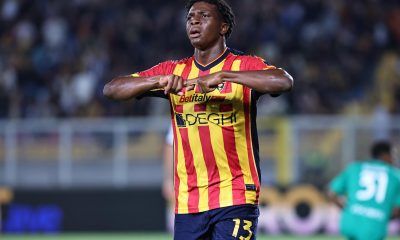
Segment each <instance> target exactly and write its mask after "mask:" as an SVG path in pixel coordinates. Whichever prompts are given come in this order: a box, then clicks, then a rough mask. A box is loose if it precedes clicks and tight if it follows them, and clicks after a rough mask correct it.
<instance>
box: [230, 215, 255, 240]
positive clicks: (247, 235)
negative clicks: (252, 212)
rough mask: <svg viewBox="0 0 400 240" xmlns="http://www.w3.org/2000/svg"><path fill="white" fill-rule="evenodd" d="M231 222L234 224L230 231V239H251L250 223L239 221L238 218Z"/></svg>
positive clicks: (251, 223)
mask: <svg viewBox="0 0 400 240" xmlns="http://www.w3.org/2000/svg"><path fill="white" fill-rule="evenodd" d="M232 221H233V222H234V223H235V224H234V228H233V231H232V237H234V238H237V239H239V240H251V239H253V238H252V236H253V231H252V226H253V222H252V221H248V220H241V219H240V218H235V219H233V220H232Z"/></svg>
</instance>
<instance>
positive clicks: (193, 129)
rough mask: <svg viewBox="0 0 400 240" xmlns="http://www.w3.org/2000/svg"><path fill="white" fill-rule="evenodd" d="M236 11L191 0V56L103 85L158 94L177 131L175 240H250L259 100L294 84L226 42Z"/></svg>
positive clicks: (119, 93)
mask: <svg viewBox="0 0 400 240" xmlns="http://www.w3.org/2000/svg"><path fill="white" fill-rule="evenodd" d="M234 25H235V22H234V14H233V12H232V10H231V8H230V6H229V5H228V4H227V3H226V2H225V1H224V0H191V1H189V2H188V4H187V19H186V32H187V36H188V38H189V40H190V43H191V44H192V46H193V47H194V55H193V56H192V57H189V58H186V59H183V60H179V61H166V62H162V63H160V64H158V65H157V66H154V67H152V68H150V69H149V70H146V71H142V72H138V73H135V74H132V75H129V76H122V77H117V78H115V79H113V80H112V81H111V82H109V83H108V84H106V86H105V87H104V94H105V95H106V96H107V97H109V98H112V99H118V100H123V99H130V98H133V97H136V98H141V97H144V96H155V97H163V98H166V99H168V100H169V101H170V105H171V119H172V127H173V133H174V188H175V231H174V239H182V240H191V239H193V240H194V239H255V235H256V226H257V219H258V216H259V211H258V206H257V204H258V196H259V192H260V169H259V156H258V139H257V132H256V102H257V99H258V98H259V97H260V96H261V95H263V94H271V95H279V94H280V93H282V92H286V91H289V90H291V88H292V85H293V79H292V77H291V76H290V75H289V74H288V73H287V72H286V71H284V70H282V69H280V68H276V67H274V66H271V65H268V64H266V63H265V62H264V61H263V60H262V59H261V58H259V57H255V56H249V55H243V54H241V53H239V52H237V51H234V50H232V49H229V48H227V47H226V38H228V37H229V35H230V34H231V32H232V30H233V27H234Z"/></svg>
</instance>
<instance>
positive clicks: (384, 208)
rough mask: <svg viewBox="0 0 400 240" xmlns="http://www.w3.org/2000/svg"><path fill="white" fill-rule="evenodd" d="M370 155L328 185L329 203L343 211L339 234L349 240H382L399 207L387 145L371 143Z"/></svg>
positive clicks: (397, 177) (399, 188)
mask: <svg viewBox="0 0 400 240" xmlns="http://www.w3.org/2000/svg"><path fill="white" fill-rule="evenodd" d="M371 156H372V159H371V160H366V161H359V162H355V163H352V164H350V165H349V166H348V167H347V168H346V169H345V170H344V171H343V172H341V173H340V174H339V175H338V176H337V177H335V178H334V179H333V181H332V182H331V183H330V186H329V188H330V196H331V198H332V200H333V201H334V202H335V203H336V204H337V205H338V206H339V207H341V208H343V210H342V216H341V220H340V231H341V233H342V234H343V235H345V236H346V237H347V238H348V239H352V240H381V239H384V238H385V236H386V232H387V225H388V222H389V221H390V218H391V216H392V215H394V214H395V213H396V214H398V207H400V173H399V170H398V169H396V168H395V167H393V166H392V163H393V160H394V153H393V150H392V147H391V145H390V143H388V142H386V141H379V142H376V143H375V144H373V146H372V148H371ZM340 196H345V202H343V201H342V200H343V199H341V198H340Z"/></svg>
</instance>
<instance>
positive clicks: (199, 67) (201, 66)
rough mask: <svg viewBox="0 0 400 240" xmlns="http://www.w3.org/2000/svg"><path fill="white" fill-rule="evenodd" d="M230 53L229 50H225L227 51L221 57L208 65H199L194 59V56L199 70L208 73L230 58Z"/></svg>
mask: <svg viewBox="0 0 400 240" xmlns="http://www.w3.org/2000/svg"><path fill="white" fill-rule="evenodd" d="M229 53H230V51H229V49H228V48H225V51H224V52H223V53H222V54H221V55H219V56H218V57H217V58H215V59H214V60H212V61H211V62H209V63H208V64H206V65H203V64H201V63H198V62H197V61H196V59H195V58H194V56H193V61H194V64H195V65H196V67H197V68H198V69H200V70H201V71H207V70H210V69H211V68H213V67H215V66H217V65H218V64H219V63H221V62H222V61H223V60H224V59H225V58H226V57H227V56H228V54H229Z"/></svg>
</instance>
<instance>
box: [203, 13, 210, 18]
mask: <svg viewBox="0 0 400 240" xmlns="http://www.w3.org/2000/svg"><path fill="white" fill-rule="evenodd" d="M201 17H203V18H206V17H209V15H208V14H202V15H201Z"/></svg>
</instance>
